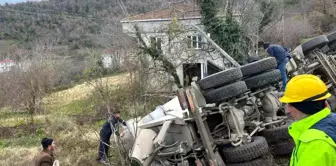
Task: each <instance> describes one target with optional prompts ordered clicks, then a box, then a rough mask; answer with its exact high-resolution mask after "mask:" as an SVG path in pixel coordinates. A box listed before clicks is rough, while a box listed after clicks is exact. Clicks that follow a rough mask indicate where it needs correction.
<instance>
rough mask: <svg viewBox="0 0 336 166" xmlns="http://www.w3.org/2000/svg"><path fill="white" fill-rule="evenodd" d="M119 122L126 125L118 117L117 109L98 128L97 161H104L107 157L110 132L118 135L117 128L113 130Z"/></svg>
mask: <svg viewBox="0 0 336 166" xmlns="http://www.w3.org/2000/svg"><path fill="white" fill-rule="evenodd" d="M119 123H121V124H123V125H124V126H126V122H125V121H124V120H122V119H121V118H120V112H119V111H117V112H115V113H114V114H113V115H112V116H111V117H110V118H109V119H108V120H107V121H106V122H105V123H104V125H103V127H102V128H101V129H100V133H99V135H100V141H99V150H98V158H97V161H98V162H99V163H105V160H106V159H107V156H108V149H109V146H110V138H111V135H112V133H113V132H114V133H115V134H116V135H117V136H119V132H118V130H115V129H117V128H118V124H119Z"/></svg>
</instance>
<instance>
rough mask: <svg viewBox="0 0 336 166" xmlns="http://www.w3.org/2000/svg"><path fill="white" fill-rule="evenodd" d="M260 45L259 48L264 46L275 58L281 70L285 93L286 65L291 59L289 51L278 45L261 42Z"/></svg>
mask: <svg viewBox="0 0 336 166" xmlns="http://www.w3.org/2000/svg"><path fill="white" fill-rule="evenodd" d="M259 44H260V45H259V46H261V45H262V46H263V47H264V49H265V50H266V51H267V53H268V54H269V55H270V56H273V57H275V59H276V61H277V64H278V67H277V68H278V69H279V70H280V73H281V77H282V90H283V91H285V89H286V84H287V73H286V64H287V63H288V62H289V60H290V58H291V56H290V54H289V50H288V49H287V48H285V47H282V46H281V45H278V44H269V43H264V42H260V43H259Z"/></svg>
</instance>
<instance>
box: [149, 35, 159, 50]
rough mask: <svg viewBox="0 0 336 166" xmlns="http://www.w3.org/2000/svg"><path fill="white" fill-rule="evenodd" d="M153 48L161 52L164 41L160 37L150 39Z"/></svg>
mask: <svg viewBox="0 0 336 166" xmlns="http://www.w3.org/2000/svg"><path fill="white" fill-rule="evenodd" d="M150 42H151V46H152V48H156V49H158V50H161V44H162V39H161V38H160V37H150Z"/></svg>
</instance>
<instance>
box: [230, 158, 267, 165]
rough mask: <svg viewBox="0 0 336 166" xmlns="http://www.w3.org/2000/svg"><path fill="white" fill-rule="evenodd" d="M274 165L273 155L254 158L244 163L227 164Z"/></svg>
mask: <svg viewBox="0 0 336 166" xmlns="http://www.w3.org/2000/svg"><path fill="white" fill-rule="evenodd" d="M271 165H274V159H273V157H269V158H261V159H255V160H252V161H248V162H244V163H234V164H228V165H227V166H271Z"/></svg>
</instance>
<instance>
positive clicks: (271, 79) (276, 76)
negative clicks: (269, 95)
mask: <svg viewBox="0 0 336 166" xmlns="http://www.w3.org/2000/svg"><path fill="white" fill-rule="evenodd" d="M281 80H282V78H281V74H280V70H278V69H276V70H272V71H269V72H266V73H262V74H259V75H256V76H253V77H251V78H247V79H245V83H246V86H247V88H249V89H256V88H260V87H263V86H266V85H269V84H274V83H277V82H279V81H281Z"/></svg>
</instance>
